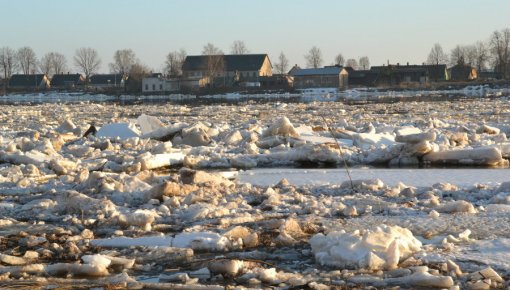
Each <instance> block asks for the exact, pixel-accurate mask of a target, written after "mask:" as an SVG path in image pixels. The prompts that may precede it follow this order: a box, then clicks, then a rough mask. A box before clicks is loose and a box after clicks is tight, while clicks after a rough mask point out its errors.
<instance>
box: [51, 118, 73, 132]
mask: <svg viewBox="0 0 510 290" xmlns="http://www.w3.org/2000/svg"><path fill="white" fill-rule="evenodd" d="M74 129H76V125H75V124H74V123H73V121H72V120H71V119H66V120H65V121H64V122H62V124H60V126H58V128H57V129H55V131H57V132H59V133H69V132H73V130H74Z"/></svg>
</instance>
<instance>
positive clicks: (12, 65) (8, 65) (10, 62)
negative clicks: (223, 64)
mask: <svg viewBox="0 0 510 290" xmlns="http://www.w3.org/2000/svg"><path fill="white" fill-rule="evenodd" d="M16 69H17V64H16V52H15V51H14V50H13V49H12V48H10V47H6V46H4V47H2V48H1V49H0V71H2V72H3V75H4V92H5V89H6V87H7V83H8V80H9V79H10V78H11V75H12V74H13V73H14V72H15V71H16Z"/></svg>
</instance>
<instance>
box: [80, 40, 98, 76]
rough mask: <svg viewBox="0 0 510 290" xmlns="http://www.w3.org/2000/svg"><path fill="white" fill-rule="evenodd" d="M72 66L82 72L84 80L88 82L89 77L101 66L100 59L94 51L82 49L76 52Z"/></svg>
mask: <svg viewBox="0 0 510 290" xmlns="http://www.w3.org/2000/svg"><path fill="white" fill-rule="evenodd" d="M74 64H75V65H76V66H77V67H78V68H79V69H81V70H82V71H83V74H84V75H85V79H86V80H87V81H88V79H89V77H90V76H91V75H92V74H93V73H95V72H96V71H97V70H98V69H99V67H100V66H101V59H99V55H98V54H97V51H96V50H95V49H93V48H90V47H82V48H79V49H77V50H76V54H75V56H74Z"/></svg>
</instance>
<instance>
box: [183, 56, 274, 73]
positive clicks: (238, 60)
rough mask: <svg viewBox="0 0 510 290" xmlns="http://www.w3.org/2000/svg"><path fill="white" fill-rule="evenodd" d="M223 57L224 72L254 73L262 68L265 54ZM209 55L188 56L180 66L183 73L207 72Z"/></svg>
mask: <svg viewBox="0 0 510 290" xmlns="http://www.w3.org/2000/svg"><path fill="white" fill-rule="evenodd" d="M217 56H218V57H223V60H224V62H225V70H226V71H256V70H259V69H260V68H262V65H263V64H264V60H265V59H266V57H267V58H268V59H269V57H268V55H267V54H226V55H223V56H221V55H217ZM208 57H209V55H189V56H187V57H186V59H185V60H184V63H183V64H182V70H183V71H204V70H207V59H208Z"/></svg>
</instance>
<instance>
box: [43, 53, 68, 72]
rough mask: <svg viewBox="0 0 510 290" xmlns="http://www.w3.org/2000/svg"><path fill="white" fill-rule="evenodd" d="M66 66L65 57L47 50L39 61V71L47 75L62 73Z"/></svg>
mask: <svg viewBox="0 0 510 290" xmlns="http://www.w3.org/2000/svg"><path fill="white" fill-rule="evenodd" d="M66 68H67V60H66V57H65V56H64V55H63V54H61V53H58V52H48V53H47V54H45V55H44V56H43V57H42V58H41V60H40V61H39V71H41V72H42V73H44V74H47V75H50V76H51V75H54V74H62V73H64V72H65V70H66Z"/></svg>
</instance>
